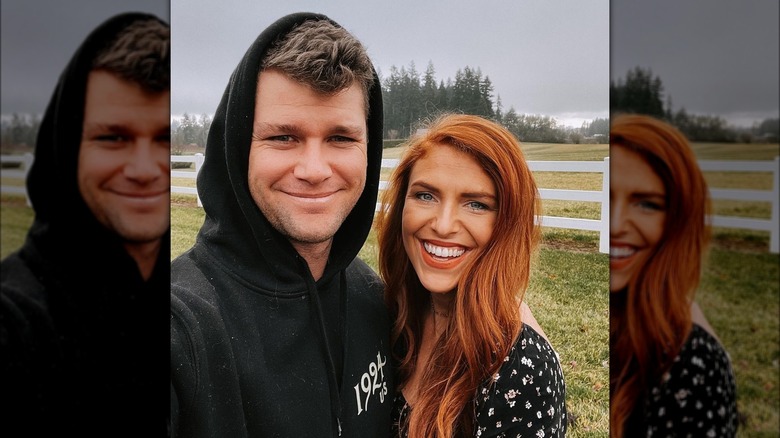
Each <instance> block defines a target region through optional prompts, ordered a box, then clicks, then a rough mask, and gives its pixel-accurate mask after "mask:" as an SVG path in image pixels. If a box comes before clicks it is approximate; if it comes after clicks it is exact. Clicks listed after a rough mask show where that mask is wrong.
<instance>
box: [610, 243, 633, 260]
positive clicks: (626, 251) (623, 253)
mask: <svg viewBox="0 0 780 438" xmlns="http://www.w3.org/2000/svg"><path fill="white" fill-rule="evenodd" d="M635 252H636V248H633V247H630V246H611V247H609V256H610V257H617V258H620V257H629V256H632V255H634V253H635Z"/></svg>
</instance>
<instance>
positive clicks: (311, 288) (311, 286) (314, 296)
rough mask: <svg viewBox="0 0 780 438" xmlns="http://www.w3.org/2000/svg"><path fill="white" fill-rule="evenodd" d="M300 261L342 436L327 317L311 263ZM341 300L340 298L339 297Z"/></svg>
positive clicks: (337, 431) (335, 421) (336, 424)
mask: <svg viewBox="0 0 780 438" xmlns="http://www.w3.org/2000/svg"><path fill="white" fill-rule="evenodd" d="M298 260H299V262H300V263H301V264H302V266H303V268H304V272H305V275H304V278H305V280H306V288H307V289H308V292H309V295H311V301H312V303H313V304H314V308H315V310H316V312H315V315H316V316H317V322H318V323H319V327H320V333H321V334H322V338H323V345H324V347H325V359H326V361H327V367H328V387H329V390H330V411H331V416H332V417H333V425H334V428H335V430H334V433H335V434H336V435H335V436H341V396H340V395H339V387H338V378H337V375H336V365H335V364H334V362H333V353H332V352H331V348H330V342H328V333H327V330H326V329H325V317H324V315H323V313H322V306H321V305H320V297H319V294H318V293H317V285H316V284H315V283H314V278H313V277H312V275H311V271H310V270H309V265H308V264H307V263H306V260H304V259H303V258H302V257H298ZM343 276H344V273H343V272H342V278H341V282H340V283H341V286H340V287H339V294H343V293H344V291H343V285H344V278H343ZM339 301H340V299H339Z"/></svg>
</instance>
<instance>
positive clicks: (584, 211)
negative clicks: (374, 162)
mask: <svg viewBox="0 0 780 438" xmlns="http://www.w3.org/2000/svg"><path fill="white" fill-rule="evenodd" d="M694 149H695V150H696V152H697V154H698V156H699V158H700V159H734V158H740V159H752V160H769V159H772V158H773V157H774V156H776V155H778V154H779V153H780V148H779V147H778V145H722V144H695V145H694ZM523 150H524V152H525V155H526V158H527V159H528V160H567V161H568V160H587V161H600V160H602V159H603V158H604V157H605V156H607V154H608V148H607V146H606V145H545V144H526V145H524V147H523ZM400 153H401V148H392V149H386V150H385V157H386V158H397V157H398V156H400ZM535 177H536V180H537V184H538V186H539V187H542V188H560V189H574V190H600V189H601V175H600V174H590V173H560V172H539V173H537V174H536V175H535ZM705 177H706V178H707V180H708V183H709V184H710V185H711V186H713V187H719V188H755V189H769V188H770V187H771V179H770V178H769V176H768V174H766V175H764V174H747V173H737V174H734V173H726V172H708V173H707V174H705ZM172 184H173V185H179V186H192V187H194V181H192V180H186V179H176V180H175V181H173V182H172ZM0 201H1V202H2V215H1V216H0V219H1V220H0V225H1V226H2V233H0V235H1V236H2V244H1V245H0V255H1V256H2V257H5V256H6V255H7V254H8V253H10V252H11V251H13V250H14V249H16V248H18V247H19V246H20V245H21V244H22V242H23V239H24V234H25V232H26V229H27V227H29V224H30V223H31V222H32V211H31V210H30V209H29V208H28V207H27V206H26V204H25V202H24V199H23V198H21V197H18V196H3V197H2V198H0ZM171 204H172V206H171V219H172V230H171V240H172V241H171V247H172V254H171V257H172V258H173V257H175V256H177V255H179V254H180V253H181V252H183V251H185V250H186V249H187V248H189V247H191V246H192V244H193V243H194V241H195V236H196V234H197V232H198V229H199V228H200V226H201V224H202V223H203V217H204V213H203V210H202V209H201V208H199V207H197V206H196V204H195V198H194V196H189V195H175V194H174V195H172V197H171ZM714 207H715V213H716V214H721V215H729V216H751V217H759V218H768V217H769V215H770V210H769V205H768V203H761V202H740V201H717V202H715V203H714ZM543 208H544V214H546V215H552V216H568V217H582V218H591V219H597V218H598V217H599V215H600V206H599V204H598V203H576V202H565V201H545V202H544V203H543ZM768 240H769V239H768V233H766V232H758V231H746V230H733V229H715V230H714V239H713V245H712V250H711V252H710V256H709V258H708V260H707V263H706V266H705V271H704V275H703V278H702V284H701V287H700V291H699V293H698V295H697V300H698V301H699V303H700V305H701V307H702V309H703V310H704V312H705V314H706V316H707V318H708V319H709V320H710V322H711V323H712V325H713V327H714V328H715V330H716V332H717V334H718V336H719V337H720V339H721V341H722V342H723V344H724V346H725V347H726V349H727V350H728V352H729V354H730V356H731V360H732V364H733V367H734V371H735V374H736V379H737V392H738V395H737V396H738V407H739V410H740V414H741V416H742V418H743V419H744V423H743V424H742V425H741V426H740V429H739V434H738V436H740V437H753V436H756V437H758V436H777V431H778V430H780V416H779V412H780V379H779V377H780V365H778V362H779V361H780V322H779V319H778V316H779V315H780V290H779V288H780V286H779V284H780V256H778V255H777V254H769V253H768V251H767V248H768ZM376 247H377V245H376V240H375V237H374V235H373V233H372V234H371V235H370V236H369V239H368V241H367V242H366V245H365V246H364V247H363V249H362V251H361V252H360V255H359V257H361V258H362V259H363V260H366V262H367V263H368V264H369V265H371V266H373V267H374V268H376V256H377V249H376ZM608 272H609V271H608V259H607V256H606V255H605V254H601V253H599V252H598V234H597V233H595V232H586V231H576V230H564V229H553V228H546V229H544V233H543V244H542V248H541V250H540V252H539V255H538V258H537V260H536V261H535V264H534V272H533V276H532V280H531V284H530V287H529V290H528V292H527V294H526V301H527V302H528V304H529V306H530V307H531V309H532V311H533V312H534V316H535V317H536V318H537V320H538V321H539V323H540V324H541V325H542V327H543V328H544V330H545V332H546V333H547V335H548V337H549V338H550V341H551V343H552V344H553V346H554V347H555V349H556V350H557V351H558V353H559V355H560V357H561V364H562V366H563V370H564V376H565V378H566V384H567V408H568V411H569V413H570V414H573V416H574V417H575V422H574V424H573V425H572V426H571V427H570V428H569V433H568V435H567V436H570V437H589V436H600V437H603V436H608V416H609V388H608V376H609V369H608V366H609V363H608V360H609V354H608V353H609V351H608V300H609V296H608V292H607V290H608V287H607V278H608Z"/></svg>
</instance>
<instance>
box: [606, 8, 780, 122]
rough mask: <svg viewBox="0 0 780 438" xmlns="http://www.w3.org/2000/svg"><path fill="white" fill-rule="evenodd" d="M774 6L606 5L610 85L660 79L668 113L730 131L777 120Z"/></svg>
mask: <svg viewBox="0 0 780 438" xmlns="http://www.w3.org/2000/svg"><path fill="white" fill-rule="evenodd" d="M779 3H780V2H778V1H777V0H744V1H733V0H653V1H645V2H643V1H636V0H612V1H611V10H612V14H611V29H610V32H611V42H612V44H611V51H612V55H611V57H612V75H613V78H618V77H625V75H626V72H627V71H628V70H630V69H632V68H634V67H636V66H640V67H643V68H646V69H647V68H650V69H651V70H652V72H653V73H654V74H655V75H658V76H659V77H660V78H661V81H662V82H663V84H664V88H665V89H666V92H667V94H669V95H671V97H672V106H673V108H674V109H675V110H677V109H680V108H681V107H684V108H685V109H686V111H688V112H691V113H697V114H711V115H718V116H721V117H724V118H725V119H726V120H728V121H730V122H732V123H734V124H743V125H748V126H749V125H750V124H751V121H753V120H756V119H759V120H760V119H763V118H767V117H773V118H777V117H778V99H780V97H778V96H779V94H778V93H779V92H778V82H780V79H779V78H780V73H779V70H778V57H779V56H780V55H778V53H780V49H779V48H778V44H779V43H778V41H780V36H779V35H778V27H779V26H780V19H778V17H779V16H780V12H778V4H779Z"/></svg>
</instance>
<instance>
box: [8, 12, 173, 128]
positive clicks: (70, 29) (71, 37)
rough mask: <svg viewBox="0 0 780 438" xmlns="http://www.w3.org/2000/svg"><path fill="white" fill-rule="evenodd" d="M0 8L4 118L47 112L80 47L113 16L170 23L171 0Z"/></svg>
mask: <svg viewBox="0 0 780 438" xmlns="http://www.w3.org/2000/svg"><path fill="white" fill-rule="evenodd" d="M0 8H1V9H0V12H1V14H0V20H1V22H0V35H2V39H1V40H2V41H1V42H0V88H1V89H0V91H1V92H2V94H1V95H0V96H1V97H2V103H0V108H1V109H2V113H3V114H8V113H13V112H19V113H29V114H42V113H43V112H44V110H45V109H46V105H47V104H48V103H49V99H51V96H52V92H53V91H54V87H55V85H56V84H57V80H58V78H59V76H60V73H62V70H63V69H64V68H65V65H66V64H67V63H68V61H70V58H71V57H72V56H73V54H74V52H75V51H76V49H77V48H78V46H79V45H81V43H82V42H83V41H84V39H85V38H86V37H87V35H88V34H89V33H90V32H92V30H94V29H95V28H96V27H97V26H99V25H100V24H101V23H103V22H104V21H105V20H106V19H108V18H110V17H112V16H113V15H116V14H118V13H120V12H136V11H137V12H150V13H152V14H154V15H156V16H158V17H160V18H162V19H163V20H165V21H170V17H169V11H170V9H169V5H168V1H167V0H134V1H115V0H111V1H107V0H68V1H61V0H46V1H42V0H35V1H27V0H2V3H0Z"/></svg>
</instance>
